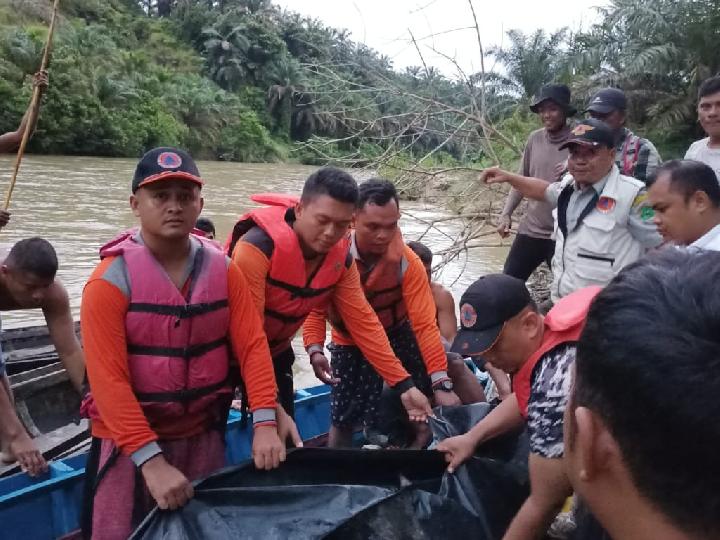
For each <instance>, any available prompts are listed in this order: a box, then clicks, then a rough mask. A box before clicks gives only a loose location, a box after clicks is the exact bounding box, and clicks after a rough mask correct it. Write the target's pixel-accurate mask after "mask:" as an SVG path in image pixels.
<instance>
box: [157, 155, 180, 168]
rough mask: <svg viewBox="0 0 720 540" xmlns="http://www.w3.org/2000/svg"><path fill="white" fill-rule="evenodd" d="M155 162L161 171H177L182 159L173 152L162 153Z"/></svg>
mask: <svg viewBox="0 0 720 540" xmlns="http://www.w3.org/2000/svg"><path fill="white" fill-rule="evenodd" d="M157 162H158V165H160V166H161V167H162V168H163V169H177V168H179V167H180V165H182V158H181V157H180V156H179V155H177V154H176V153H175V152H163V153H162V154H160V155H159V156H158V159H157Z"/></svg>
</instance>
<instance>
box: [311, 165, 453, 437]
mask: <svg viewBox="0 0 720 540" xmlns="http://www.w3.org/2000/svg"><path fill="white" fill-rule="evenodd" d="M359 193H360V196H359V199H358V202H357V210H356V211H355V217H354V220H353V224H354V228H353V231H352V232H351V244H350V253H351V254H352V256H353V258H354V259H355V264H356V265H357V268H358V271H359V272H360V281H361V283H362V288H363V291H364V294H365V297H366V298H367V300H368V302H369V303H370V305H371V306H372V308H373V310H374V311H375V313H376V314H377V316H378V319H379V320H380V323H381V324H382V326H383V328H384V329H385V332H386V333H387V336H388V339H389V340H390V344H391V345H392V347H393V350H394V351H395V354H396V355H397V356H398V358H400V360H401V361H402V363H403V366H404V367H405V369H407V370H408V372H409V373H410V374H411V375H412V377H413V380H414V382H415V385H416V386H417V387H418V388H419V389H421V390H422V391H423V392H424V393H425V394H426V395H427V396H431V397H434V401H435V404H436V405H459V404H460V400H459V399H458V397H457V395H456V394H455V392H454V391H453V384H452V381H451V380H450V378H449V377H448V362H447V357H446V355H445V349H444V347H443V345H442V340H441V337H440V331H439V328H438V326H437V323H436V320H435V311H436V308H435V302H434V300H433V296H432V291H431V289H430V286H429V283H428V279H427V274H426V272H425V267H424V266H423V264H422V262H421V261H420V258H419V257H418V256H417V255H415V253H414V252H413V251H412V250H411V249H410V248H409V247H408V246H406V245H405V242H404V241H403V239H402V235H401V233H400V228H399V227H398V222H399V220H400V208H399V199H398V195H397V191H396V190H395V186H394V185H393V184H392V182H388V181H387V180H379V179H373V180H368V181H367V182H364V183H363V184H360V189H359ZM326 319H327V320H329V321H330V323H331V325H332V343H331V345H330V350H331V351H332V374H333V376H334V378H335V380H336V384H334V385H333V387H332V403H331V413H332V426H331V428H330V438H329V445H330V446H350V445H351V443H352V434H353V430H354V428H355V427H357V426H358V425H362V426H363V427H365V428H371V427H374V426H375V424H376V411H377V406H378V401H379V399H380V393H381V391H382V385H383V383H382V378H381V377H380V376H379V375H378V374H377V373H376V372H375V371H374V370H373V368H372V366H371V365H370V364H369V363H368V362H367V360H365V358H364V357H363V354H362V352H361V350H360V348H358V346H357V345H356V342H355V341H354V340H353V338H352V336H351V335H350V334H349V333H348V330H347V326H346V324H345V322H344V321H343V319H342V317H341V316H340V314H339V313H338V310H337V309H336V308H335V307H334V306H333V305H331V306H330V308H329V309H328V310H315V311H313V313H312V314H311V315H310V317H308V319H307V320H306V321H305V325H304V327H303V341H304V343H305V348H306V349H307V352H308V354H309V355H310V362H311V363H312V365H313V368H315V370H316V372H317V371H318V370H320V374H319V375H320V376H322V372H324V371H325V372H327V371H329V370H330V366H329V364H328V361H327V358H325V355H324V353H323V351H324V345H325V327H326V326H325V321H326ZM463 367H464V366H463ZM417 442H418V443H420V441H417Z"/></svg>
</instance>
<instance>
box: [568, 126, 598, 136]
mask: <svg viewBox="0 0 720 540" xmlns="http://www.w3.org/2000/svg"><path fill="white" fill-rule="evenodd" d="M593 129H595V128H594V127H593V126H589V125H587V124H578V125H577V126H575V127H574V128H573V130H572V134H573V135H578V136H581V137H582V136H583V135H585V134H586V133H587V132H588V131H592V130H593Z"/></svg>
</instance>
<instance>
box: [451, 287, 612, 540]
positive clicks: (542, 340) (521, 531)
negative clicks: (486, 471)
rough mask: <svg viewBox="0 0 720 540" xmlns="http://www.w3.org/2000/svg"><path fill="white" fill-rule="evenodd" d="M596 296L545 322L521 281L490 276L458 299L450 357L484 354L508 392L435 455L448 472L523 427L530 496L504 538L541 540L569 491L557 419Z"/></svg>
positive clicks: (578, 298)
mask: <svg viewBox="0 0 720 540" xmlns="http://www.w3.org/2000/svg"><path fill="white" fill-rule="evenodd" d="M599 291H600V288H599V287H588V288H585V289H581V290H579V291H576V292H574V293H573V294H570V295H569V296H567V297H565V298H563V299H562V300H561V301H560V302H558V303H557V304H556V305H555V307H554V308H553V309H552V310H550V312H549V313H548V314H547V316H545V317H543V316H542V315H541V314H540V313H538V309H537V306H536V305H535V303H534V302H533V301H532V299H531V298H530V293H529V292H528V290H527V288H526V287H525V284H524V283H523V282H522V281H520V280H519V279H516V278H513V277H511V276H506V275H503V274H493V275H488V276H484V277H482V278H480V279H479V280H477V281H476V282H475V283H473V284H472V285H471V286H470V287H469V288H468V290H467V291H466V292H465V294H464V295H463V296H462V298H461V299H460V323H461V328H460V331H459V332H458V335H457V337H456V338H455V341H454V342H453V346H452V351H453V352H457V353H459V354H461V355H463V356H475V355H482V356H483V358H485V359H486V361H487V362H489V363H490V364H492V365H493V366H494V367H496V368H500V369H502V370H504V371H505V372H507V373H508V374H510V375H512V377H513V381H512V383H513V393H512V394H511V395H510V396H509V397H508V398H506V399H505V400H504V401H503V402H502V403H501V404H500V405H498V406H497V407H496V408H495V409H494V410H493V411H492V412H491V413H490V414H488V415H487V416H486V417H485V418H484V419H483V420H481V421H480V422H479V423H478V424H477V425H476V426H474V427H473V428H472V429H471V430H470V431H469V432H467V433H465V434H464V435H459V436H456V437H451V438H448V439H445V440H444V441H442V442H441V443H440V444H439V445H438V447H437V449H438V450H439V451H440V452H443V453H444V454H445V459H446V461H447V462H448V464H449V465H448V470H449V471H450V472H454V471H455V469H456V468H457V467H458V466H459V465H460V464H462V463H463V462H464V461H466V460H467V459H469V458H470V457H471V456H472V454H473V453H474V451H475V448H476V447H477V446H478V445H480V444H482V443H484V442H486V441H488V440H490V439H493V438H495V437H498V436H500V435H503V434H505V433H508V432H510V431H513V430H517V429H521V428H522V427H523V426H524V425H525V423H527V428H528V433H529V436H530V452H531V453H530V459H529V468H530V484H531V492H530V496H529V497H528V499H527V501H525V504H524V505H523V506H522V508H521V509H520V511H519V512H518V514H517V516H515V519H514V520H513V522H512V523H511V525H510V528H509V529H508V531H507V532H506V534H505V538H506V539H531V538H540V537H542V536H543V535H544V533H545V531H546V530H547V528H548V527H549V525H550V523H551V522H552V520H553V518H554V516H555V515H557V513H558V512H559V511H560V509H561V508H562V505H563V502H564V501H565V500H566V498H567V497H568V496H569V495H570V494H571V492H572V489H571V487H570V482H569V480H568V478H567V476H566V474H565V471H564V468H563V462H562V457H563V452H564V446H563V415H564V413H565V407H566V405H567V400H568V396H569V394H570V388H571V380H572V366H573V363H574V361H575V353H576V342H577V340H578V339H579V337H580V333H581V332H582V329H583V326H584V324H585V317H586V315H587V312H588V309H589V307H590V303H591V302H592V299H593V298H594V297H595V296H596V295H597V293H598V292H599Z"/></svg>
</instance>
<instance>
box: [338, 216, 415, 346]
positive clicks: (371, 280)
mask: <svg viewBox="0 0 720 540" xmlns="http://www.w3.org/2000/svg"><path fill="white" fill-rule="evenodd" d="M355 264H357V267H358V271H359V272H360V282H361V283H362V288H363V292H364V293H365V298H367V301H368V303H369V304H370V306H371V307H372V308H373V310H374V311H375V313H376V314H377V316H378V319H380V323H381V324H382V325H383V328H384V329H385V330H386V331H387V330H390V329H391V328H395V327H397V326H398V325H399V324H401V323H403V322H405V321H406V320H407V315H408V313H407V306H406V305H405V299H404V298H403V292H402V281H403V276H404V274H405V270H406V269H407V265H408V261H407V259H405V242H404V241H403V239H402V234H401V233H400V231H399V230H398V231H397V234H396V235H395V238H393V240H392V242H390V245H389V246H388V249H387V251H386V252H385V255H383V257H382V258H381V259H380V260H379V261H377V262H376V263H375V264H374V265H372V266H368V265H367V264H366V263H364V262H363V261H362V260H361V259H359V258H356V259H355ZM328 318H329V319H330V322H331V323H332V325H333V327H335V328H336V329H337V330H340V331H341V332H343V333H345V334H347V329H346V327H345V324H344V323H343V321H342V319H341V318H340V315H339V314H338V313H337V312H336V310H335V309H333V308H331V309H330V310H328Z"/></svg>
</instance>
